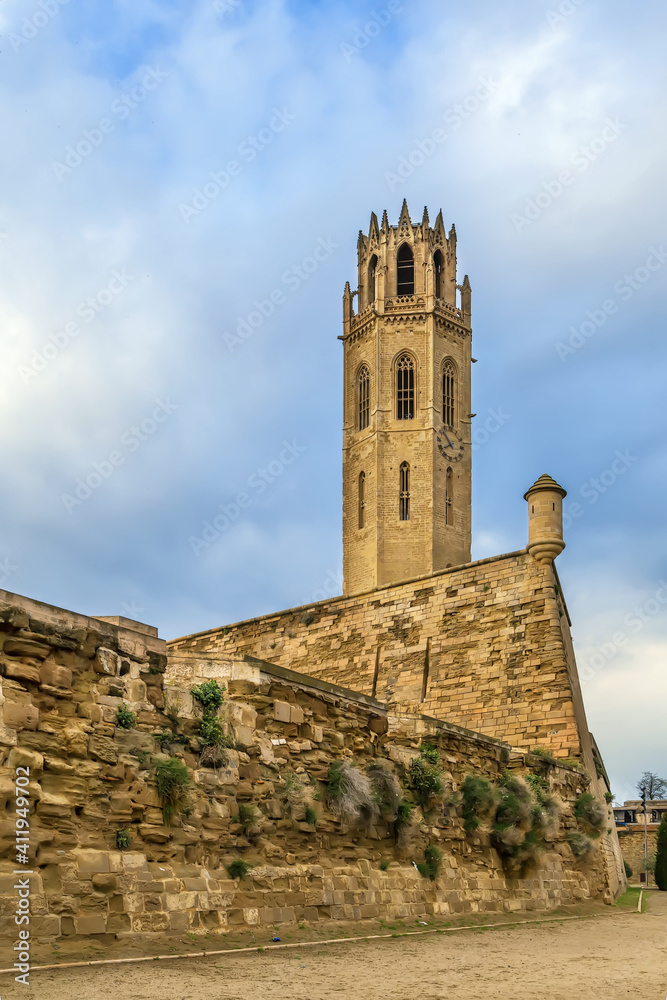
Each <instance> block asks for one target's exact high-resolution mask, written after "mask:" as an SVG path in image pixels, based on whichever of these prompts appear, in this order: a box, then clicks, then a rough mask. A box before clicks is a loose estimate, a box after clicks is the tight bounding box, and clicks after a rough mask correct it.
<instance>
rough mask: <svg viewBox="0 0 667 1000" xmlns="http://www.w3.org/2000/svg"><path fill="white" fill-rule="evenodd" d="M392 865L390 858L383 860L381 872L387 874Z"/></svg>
mask: <svg viewBox="0 0 667 1000" xmlns="http://www.w3.org/2000/svg"><path fill="white" fill-rule="evenodd" d="M390 864H391V861H390V860H389V859H388V858H383V859H382V861H381V862H380V871H381V872H386V871H387V870H388V869H389V865H390Z"/></svg>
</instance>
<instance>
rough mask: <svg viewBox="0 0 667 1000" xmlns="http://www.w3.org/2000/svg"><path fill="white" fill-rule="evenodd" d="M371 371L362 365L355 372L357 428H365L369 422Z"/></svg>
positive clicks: (361, 429)
mask: <svg viewBox="0 0 667 1000" xmlns="http://www.w3.org/2000/svg"><path fill="white" fill-rule="evenodd" d="M370 400H371V373H370V371H369V370H368V365H362V366H361V368H360V369H359V372H358V373H357V429H358V430H360V431H363V430H366V428H367V427H368V424H369V422H370V412H371V408H370Z"/></svg>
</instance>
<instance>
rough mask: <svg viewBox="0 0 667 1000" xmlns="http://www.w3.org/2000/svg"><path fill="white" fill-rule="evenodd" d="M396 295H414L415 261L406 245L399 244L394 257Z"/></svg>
mask: <svg viewBox="0 0 667 1000" xmlns="http://www.w3.org/2000/svg"><path fill="white" fill-rule="evenodd" d="M396 294H397V295H414V294H415V261H414V257H413V256H412V250H411V249H410V247H409V246H408V244H407V243H401V246H400V247H399V250H398V254H397V255H396Z"/></svg>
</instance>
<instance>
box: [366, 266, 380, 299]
mask: <svg viewBox="0 0 667 1000" xmlns="http://www.w3.org/2000/svg"><path fill="white" fill-rule="evenodd" d="M377 266H378V259H377V257H376V255H375V254H373V256H372V257H371V261H370V264H369V265H368V305H369V306H370V305H372V304H373V303H374V302H375V274H376V272H377Z"/></svg>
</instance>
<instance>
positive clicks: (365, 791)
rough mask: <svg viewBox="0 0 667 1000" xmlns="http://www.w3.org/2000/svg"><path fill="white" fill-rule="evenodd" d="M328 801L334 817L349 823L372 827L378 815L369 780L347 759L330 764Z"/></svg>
mask: <svg viewBox="0 0 667 1000" xmlns="http://www.w3.org/2000/svg"><path fill="white" fill-rule="evenodd" d="M326 803H327V806H328V807H329V809H330V810H331V812H332V813H333V814H334V816H338V817H339V818H340V819H341V820H342V821H343V822H344V823H348V824H349V825H350V826H370V824H371V823H372V822H373V820H374V819H375V818H376V817H377V814H378V807H377V802H376V799H375V795H374V793H373V786H372V785H371V782H370V779H369V778H368V776H367V775H366V774H364V773H363V772H362V771H360V770H359V768H358V767H355V766H354V764H350V762H349V761H347V760H337V761H334V762H333V764H331V766H330V767H329V773H328V775H327V790H326Z"/></svg>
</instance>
